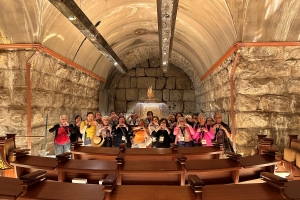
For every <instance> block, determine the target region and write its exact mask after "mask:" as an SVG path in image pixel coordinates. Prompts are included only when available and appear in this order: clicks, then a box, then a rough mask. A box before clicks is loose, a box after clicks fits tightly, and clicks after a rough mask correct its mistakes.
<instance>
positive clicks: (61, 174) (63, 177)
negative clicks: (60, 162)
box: [58, 171, 67, 182]
mask: <svg viewBox="0 0 300 200" xmlns="http://www.w3.org/2000/svg"><path fill="white" fill-rule="evenodd" d="M66 178H67V172H62V171H58V181H59V182H65V181H66Z"/></svg>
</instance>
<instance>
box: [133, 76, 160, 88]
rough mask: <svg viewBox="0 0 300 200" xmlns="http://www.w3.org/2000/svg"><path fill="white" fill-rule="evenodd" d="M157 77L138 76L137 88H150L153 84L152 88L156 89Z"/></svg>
mask: <svg viewBox="0 0 300 200" xmlns="http://www.w3.org/2000/svg"><path fill="white" fill-rule="evenodd" d="M155 81H156V80H155V78H154V77H138V81H137V88H139V89H141V88H147V89H148V88H149V86H151V85H152V88H153V89H155Z"/></svg>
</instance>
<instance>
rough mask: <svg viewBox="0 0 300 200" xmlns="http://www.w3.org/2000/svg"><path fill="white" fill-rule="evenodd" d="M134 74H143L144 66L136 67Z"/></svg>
mask: <svg viewBox="0 0 300 200" xmlns="http://www.w3.org/2000/svg"><path fill="white" fill-rule="evenodd" d="M135 73H136V76H145V69H144V68H136V71H135Z"/></svg>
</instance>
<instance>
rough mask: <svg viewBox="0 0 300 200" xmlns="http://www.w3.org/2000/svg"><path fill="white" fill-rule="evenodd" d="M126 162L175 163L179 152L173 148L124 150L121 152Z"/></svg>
mask: <svg viewBox="0 0 300 200" xmlns="http://www.w3.org/2000/svg"><path fill="white" fill-rule="evenodd" d="M120 155H123V156H124V159H125V161H129V160H151V161H167V160H169V161H173V160H175V157H176V155H177V151H175V150H173V149H172V148H134V149H131V148H124V149H122V150H121V151H120Z"/></svg>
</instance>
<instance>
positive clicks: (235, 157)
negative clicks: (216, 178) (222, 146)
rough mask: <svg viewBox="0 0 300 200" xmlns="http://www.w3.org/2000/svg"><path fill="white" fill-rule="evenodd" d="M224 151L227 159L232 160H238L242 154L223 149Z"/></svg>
mask: <svg viewBox="0 0 300 200" xmlns="http://www.w3.org/2000/svg"><path fill="white" fill-rule="evenodd" d="M224 153H225V154H226V156H227V157H228V158H229V159H231V160H234V161H239V160H240V159H241V158H242V155H241V154H238V153H233V152H228V151H225V152H224Z"/></svg>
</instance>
